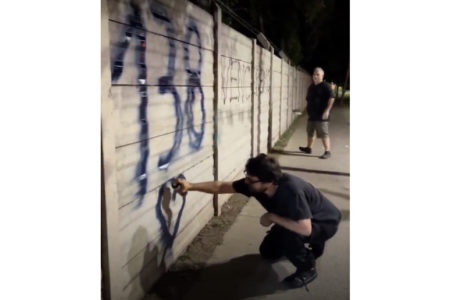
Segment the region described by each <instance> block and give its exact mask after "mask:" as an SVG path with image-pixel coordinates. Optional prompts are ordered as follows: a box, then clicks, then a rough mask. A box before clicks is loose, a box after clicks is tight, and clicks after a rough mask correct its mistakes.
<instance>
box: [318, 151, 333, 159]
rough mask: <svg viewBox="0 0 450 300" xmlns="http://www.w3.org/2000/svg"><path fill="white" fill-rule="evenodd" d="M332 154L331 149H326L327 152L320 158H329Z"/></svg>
mask: <svg viewBox="0 0 450 300" xmlns="http://www.w3.org/2000/svg"><path fill="white" fill-rule="evenodd" d="M330 156H331V152H330V151H325V152H324V153H323V154H322V156H319V158H321V159H327V158H330Z"/></svg>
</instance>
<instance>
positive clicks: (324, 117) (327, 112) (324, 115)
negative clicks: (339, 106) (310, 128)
mask: <svg viewBox="0 0 450 300" xmlns="http://www.w3.org/2000/svg"><path fill="white" fill-rule="evenodd" d="M329 116H330V112H329V111H327V110H326V111H325V112H324V113H323V115H322V120H328V117H329Z"/></svg>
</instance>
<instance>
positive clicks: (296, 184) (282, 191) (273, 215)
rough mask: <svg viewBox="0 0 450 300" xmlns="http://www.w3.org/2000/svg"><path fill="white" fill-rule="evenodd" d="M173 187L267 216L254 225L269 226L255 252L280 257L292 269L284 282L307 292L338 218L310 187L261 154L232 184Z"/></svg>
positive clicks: (184, 182)
mask: <svg viewBox="0 0 450 300" xmlns="http://www.w3.org/2000/svg"><path fill="white" fill-rule="evenodd" d="M177 183H178V187H177V192H179V193H181V194H185V193H187V192H188V191H199V192H204V193H210V194H225V193H241V194H244V195H246V196H247V197H250V196H253V197H255V198H256V200H258V201H259V203H260V204H261V205H262V206H263V207H264V208H265V209H266V210H267V213H265V214H263V215H262V216H261V218H260V220H259V222H260V223H261V225H262V226H265V227H269V226H271V225H273V226H272V227H271V228H270V231H268V233H267V235H266V237H265V238H264V240H263V241H262V243H261V245H260V247H259V252H260V254H261V256H262V257H263V258H265V259H268V260H271V261H273V260H277V259H279V258H281V257H283V256H285V257H287V258H288V259H289V261H290V262H291V263H292V264H294V266H295V267H297V270H296V272H295V273H293V274H292V275H290V276H288V277H286V278H285V279H284V280H283V283H284V284H286V285H288V287H291V288H296V287H302V286H306V284H307V283H309V282H311V281H313V280H314V279H315V278H316V277H317V272H316V268H315V266H316V264H315V263H316V259H317V258H318V257H319V256H321V255H322V254H323V251H324V248H325V241H326V240H328V239H330V238H331V237H332V236H333V235H334V234H335V233H336V231H337V229H338V224H339V222H340V220H341V213H340V211H339V210H338V209H337V208H336V207H335V206H334V205H333V204H332V203H331V202H330V201H329V200H328V199H327V198H325V196H324V195H322V193H321V192H320V191H318V190H317V189H316V188H314V187H313V186H312V185H311V184H309V183H307V182H306V181H304V180H302V179H301V178H299V177H296V176H293V175H291V174H287V173H282V172H281V169H280V166H279V165H278V163H277V162H276V161H275V160H274V159H273V158H271V157H268V156H267V155H265V154H259V155H258V156H256V157H254V158H250V159H249V160H248V161H247V164H246V165H245V177H244V178H242V179H240V180H237V181H234V182H221V181H211V182H203V183H189V182H187V181H185V180H178V181H177Z"/></svg>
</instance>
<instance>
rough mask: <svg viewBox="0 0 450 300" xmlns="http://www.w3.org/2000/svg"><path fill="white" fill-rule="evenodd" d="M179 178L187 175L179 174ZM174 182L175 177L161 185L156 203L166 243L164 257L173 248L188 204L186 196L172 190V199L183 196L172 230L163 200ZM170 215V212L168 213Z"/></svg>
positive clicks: (163, 238) (163, 240)
mask: <svg viewBox="0 0 450 300" xmlns="http://www.w3.org/2000/svg"><path fill="white" fill-rule="evenodd" d="M177 178H178V179H186V177H185V176H184V175H183V174H180V175H178V177H177ZM172 182H173V179H171V180H168V181H166V182H165V183H164V184H162V185H161V187H160V188H159V192H158V201H157V203H156V210H155V211H156V218H157V219H158V221H159V222H160V224H161V236H162V238H161V239H162V242H163V245H164V248H165V249H164V254H163V259H164V257H165V255H166V251H167V249H169V248H172V246H173V243H174V241H175V238H176V236H177V233H178V230H179V228H180V222H181V216H182V215H183V211H184V207H185V205H186V196H180V195H179V194H178V193H176V192H175V191H173V190H172V195H171V201H172V202H175V201H176V200H177V198H178V197H182V200H183V202H182V204H181V208H180V210H179V212H178V216H177V219H176V221H175V225H174V226H173V232H172V233H171V232H170V224H171V220H170V219H169V220H166V218H165V217H164V214H163V210H162V207H163V201H164V194H165V192H166V191H167V190H168V191H171V189H170V187H171V186H172ZM168 215H169V214H168ZM170 215H172V212H170Z"/></svg>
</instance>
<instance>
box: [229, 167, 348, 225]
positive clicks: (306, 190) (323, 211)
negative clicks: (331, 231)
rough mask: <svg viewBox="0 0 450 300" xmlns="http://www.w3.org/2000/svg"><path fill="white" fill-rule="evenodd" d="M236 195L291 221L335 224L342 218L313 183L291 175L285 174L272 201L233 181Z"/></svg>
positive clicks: (239, 182) (243, 184)
mask: <svg viewBox="0 0 450 300" xmlns="http://www.w3.org/2000/svg"><path fill="white" fill-rule="evenodd" d="M233 188H234V190H235V191H236V192H238V193H241V194H244V195H246V196H247V197H250V196H253V197H255V198H256V200H258V201H259V203H261V205H262V206H264V208H265V209H266V210H267V211H268V212H271V213H275V214H277V215H279V216H281V217H285V218H289V219H291V220H295V221H298V220H302V219H311V221H313V222H314V221H316V222H321V221H327V222H336V224H337V223H339V220H340V219H341V213H340V211H339V210H338V209H337V208H336V207H335V206H334V205H333V203H331V202H330V200H328V199H327V198H325V196H323V195H322V193H321V192H320V191H318V190H317V189H316V188H314V187H313V186H312V185H311V184H310V183H308V182H306V181H304V180H303V179H301V178H298V177H296V176H293V175H291V174H287V173H284V174H283V178H282V179H281V180H280V183H279V185H278V188H277V190H276V193H275V195H274V196H273V197H272V198H269V196H267V195H266V194H264V193H256V194H255V193H252V192H251V191H250V189H249V188H248V186H247V184H246V183H245V179H241V180H237V181H234V182H233Z"/></svg>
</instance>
